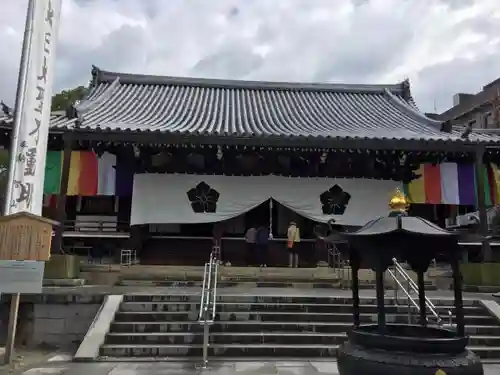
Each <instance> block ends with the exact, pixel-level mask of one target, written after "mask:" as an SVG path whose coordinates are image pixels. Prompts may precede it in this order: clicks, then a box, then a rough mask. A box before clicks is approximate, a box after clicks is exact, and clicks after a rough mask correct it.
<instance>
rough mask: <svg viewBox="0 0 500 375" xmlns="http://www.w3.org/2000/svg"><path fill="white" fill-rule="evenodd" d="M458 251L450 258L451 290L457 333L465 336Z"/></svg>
mask: <svg viewBox="0 0 500 375" xmlns="http://www.w3.org/2000/svg"><path fill="white" fill-rule="evenodd" d="M459 256H460V255H459V253H458V252H457V254H456V255H455V254H454V255H453V257H452V259H451V269H452V271H453V292H454V295H455V316H456V323H457V334H458V335H459V336H462V337H463V336H465V318H464V307H463V299H462V272H460V263H459Z"/></svg>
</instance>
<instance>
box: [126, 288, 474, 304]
mask: <svg viewBox="0 0 500 375" xmlns="http://www.w3.org/2000/svg"><path fill="white" fill-rule="evenodd" d="M415 298H416V296H415ZM200 299H201V296H200V294H191V295H186V294H157V295H146V294H135V295H134V294H131V295H125V296H124V299H123V302H124V304H125V303H130V302H136V303H144V304H147V303H150V304H159V303H165V302H178V303H197V304H199V303H200ZM217 301H218V302H219V303H223V302H230V303H239V304H254V303H263V304H282V303H296V304H309V305H311V304H343V305H351V306H352V302H353V301H352V298H342V297H308V296H304V295H297V296H294V295H290V296H272V295H266V296H258V295H249V294H248V293H245V292H244V291H241V292H240V294H236V295H232V294H219V295H218V296H217ZM385 301H386V304H387V305H391V304H394V298H392V296H390V295H387V296H386V298H385ZM431 301H432V302H433V303H434V304H435V305H439V306H453V303H454V302H453V300H452V299H441V298H439V299H432V298H431ZM376 302H377V301H376V299H375V297H373V298H361V304H370V305H376ZM399 303H400V304H405V303H407V299H406V298H402V297H401V296H400V299H399ZM463 306H481V304H480V302H479V301H476V300H469V299H466V300H464V301H463Z"/></svg>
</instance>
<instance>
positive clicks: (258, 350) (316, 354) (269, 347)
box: [100, 343, 500, 360]
mask: <svg viewBox="0 0 500 375" xmlns="http://www.w3.org/2000/svg"><path fill="white" fill-rule="evenodd" d="M337 349H338V345H318V344H314V345H293V344H289V345H275V344H234V343H233V344H212V345H210V347H209V348H208V355H209V357H212V358H214V357H215V358H216V357H233V358H234V357H239V358H249V357H253V358H276V357H281V358H335V357H336V354H337V353H336V352H337ZM469 349H470V350H472V351H473V352H475V353H476V354H477V355H478V356H479V357H480V358H481V359H494V358H500V347H485V346H473V345H471V346H469ZM202 350H203V349H202V345H198V344H192V345H191V344H188V345H178V344H173V345H172V344H170V345H169V344H156V345H109V344H106V345H103V346H102V347H101V350H100V354H101V356H105V357H115V358H120V357H121V358H123V357H127V358H130V357H136V358H141V357H142V358H157V357H166V359H167V360H168V359H169V358H172V357H175V358H179V357H182V358H184V360H189V358H193V357H194V358H199V357H201V355H202Z"/></svg>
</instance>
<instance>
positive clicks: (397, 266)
mask: <svg viewBox="0 0 500 375" xmlns="http://www.w3.org/2000/svg"><path fill="white" fill-rule="evenodd" d="M392 263H393V264H394V266H395V269H396V271H397V272H398V273H399V274H400V275H402V276H403V278H404V279H405V281H406V282H407V283H408V287H409V289H411V290H412V291H413V292H415V293H417V294H418V286H417V284H416V283H415V281H413V279H412V278H411V276H410V275H409V274H408V272H406V270H405V269H404V268H403V267H402V266H401V264H399V262H398V261H397V259H396V258H392ZM389 273H390V275H391V276H392V278H393V279H394V281H395V282H396V283H397V284H398V285H399V286H400V287H401V289H402V290H403V291H404V292H405V294H406V295H407V296H408V298H410V299H411V300H412V302H414V299H413V298H412V297H411V295H410V294H409V293H408V291H407V290H406V289H405V288H404V287H403V285H402V284H401V283H400V282H399V280H398V279H397V276H396V275H395V274H394V273H393V272H392V271H391V270H389ZM425 306H426V307H427V308H428V309H429V310H430V312H431V314H432V315H433V316H434V318H436V323H437V324H438V325H439V326H441V325H443V319H442V318H441V316H440V315H439V313H438V312H437V310H436V306H435V305H434V304H433V303H432V301H431V300H430V299H429V298H428V297H425ZM416 307H417V310H418V311H419V312H420V306H419V305H416ZM448 317H449V320H450V326H452V324H453V313H452V312H451V310H450V309H449V310H448Z"/></svg>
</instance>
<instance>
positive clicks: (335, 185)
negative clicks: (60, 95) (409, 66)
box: [130, 174, 400, 225]
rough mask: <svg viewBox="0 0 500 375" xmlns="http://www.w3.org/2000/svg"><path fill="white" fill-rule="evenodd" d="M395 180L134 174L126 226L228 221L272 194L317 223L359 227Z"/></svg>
mask: <svg viewBox="0 0 500 375" xmlns="http://www.w3.org/2000/svg"><path fill="white" fill-rule="evenodd" d="M398 186H400V183H398V182H395V181H385V180H370V179H330V178H288V177H279V176H252V177H244V176H214V175H209V176H208V175H178V174H136V175H135V177H134V189H133V195H132V214H131V219H130V221H131V224H132V225H139V224H159V223H164V224H190V223H210V222H218V221H223V220H228V219H231V218H233V217H236V216H238V215H241V214H244V213H245V212H247V211H249V210H251V209H253V208H254V207H256V206H258V205H259V204H261V203H263V202H265V201H267V200H268V199H270V198H273V199H274V200H276V201H277V202H279V203H280V204H282V205H283V206H285V207H287V208H289V209H291V210H293V211H295V212H296V213H298V214H300V215H302V216H304V217H306V218H309V219H311V220H314V221H317V222H326V221H328V220H329V219H332V218H333V219H335V220H336V222H337V223H338V224H342V225H364V224H366V223H367V222H368V221H370V220H372V219H373V218H374V217H377V216H382V215H387V212H388V208H387V202H388V199H389V198H390V197H391V194H392V192H393V191H394V189H395V188H396V187H398Z"/></svg>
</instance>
